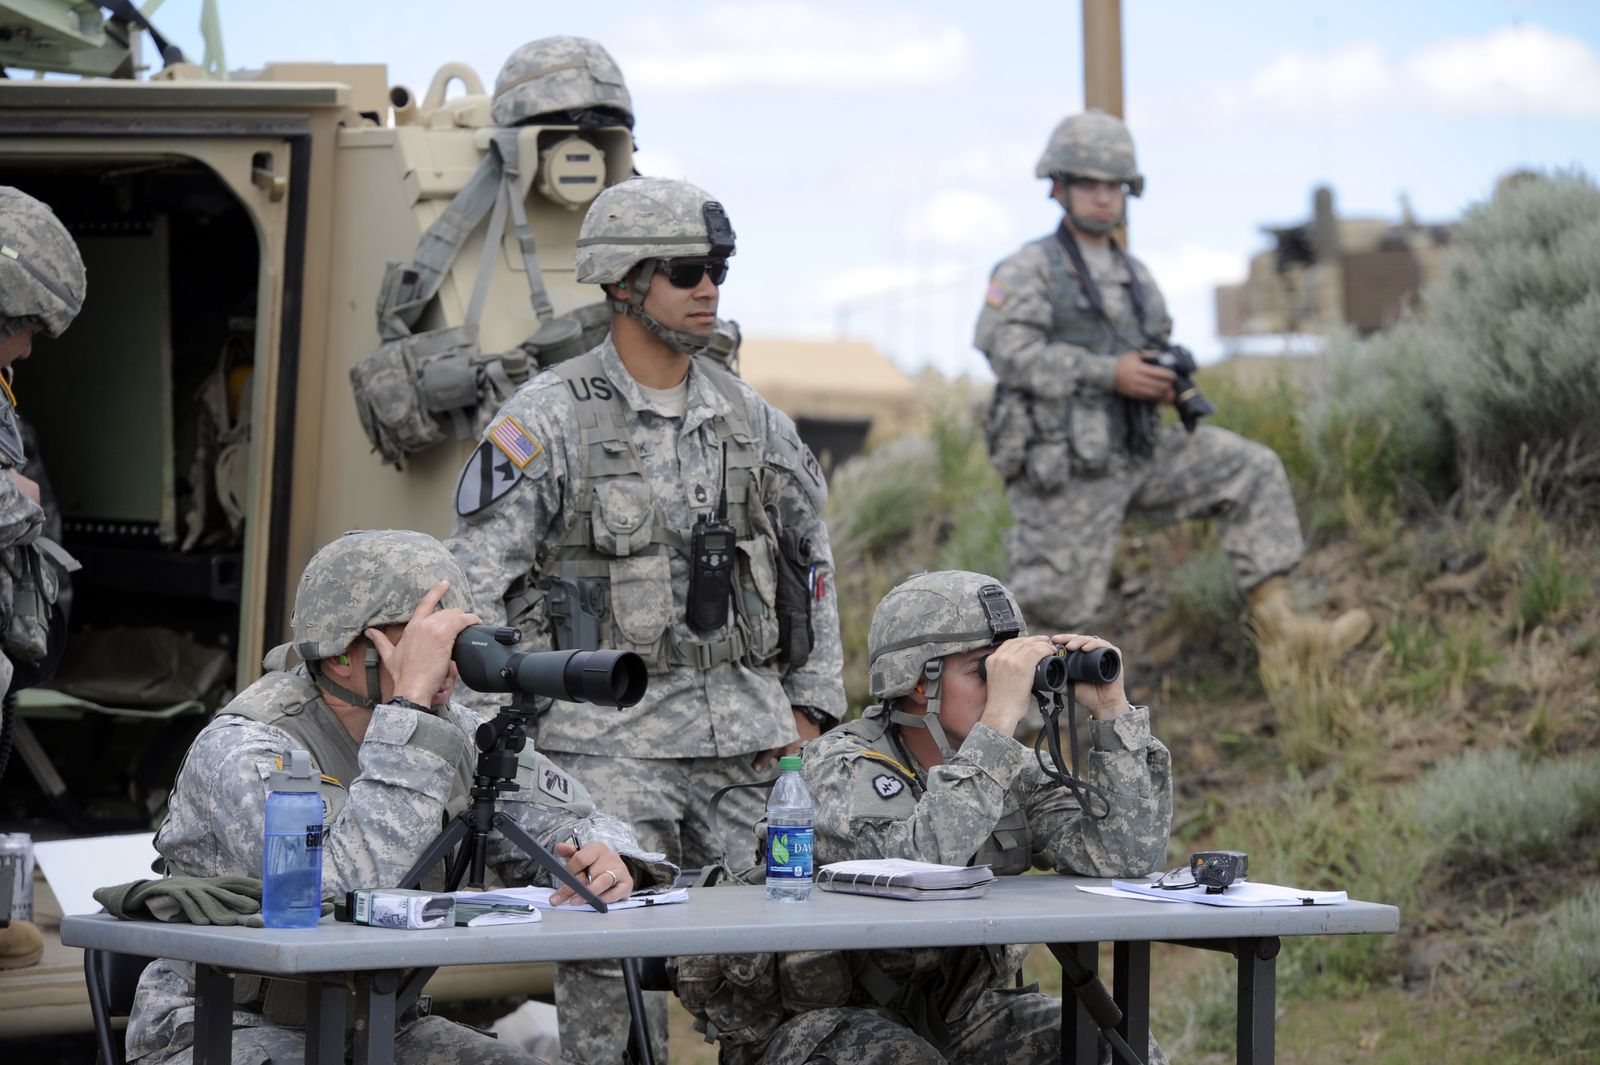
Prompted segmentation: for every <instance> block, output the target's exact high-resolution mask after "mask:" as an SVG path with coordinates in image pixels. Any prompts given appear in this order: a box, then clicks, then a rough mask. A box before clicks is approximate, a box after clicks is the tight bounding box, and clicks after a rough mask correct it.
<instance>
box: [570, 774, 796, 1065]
mask: <svg viewBox="0 0 1600 1065" xmlns="http://www.w3.org/2000/svg"><path fill="white" fill-rule="evenodd" d="M545 753H546V754H548V755H549V756H550V757H551V758H552V759H554V760H555V762H556V764H557V765H559V766H560V767H561V768H562V769H564V770H566V771H567V772H569V773H571V774H572V775H573V776H574V777H576V778H578V780H579V781H581V782H582V783H583V786H584V787H585V788H587V789H588V790H589V794H590V795H591V796H593V797H594V801H595V805H596V806H598V807H599V808H600V809H601V810H604V811H605V812H606V813H608V814H611V815H612V816H614V817H620V818H621V819H622V820H624V821H626V822H628V823H629V824H630V825H631V826H633V834H634V835H635V836H636V837H638V840H639V843H640V844H641V845H642V846H643V847H644V849H645V850H651V851H664V852H666V855H667V860H668V861H671V862H676V863H677V864H678V865H680V866H682V867H683V868H685V869H693V868H696V867H698V866H702V865H707V864H709V863H710V862H712V861H713V860H715V859H716V857H717V856H718V855H719V854H721V853H724V851H723V847H724V846H726V847H728V848H730V849H729V850H727V851H726V853H727V855H728V857H729V861H730V863H731V864H732V865H733V866H734V867H735V868H743V867H745V866H748V865H750V864H751V863H752V861H753V859H754V856H755V854H756V843H755V835H754V827H755V824H756V822H757V821H758V820H759V819H760V818H761V815H762V812H763V811H764V810H765V808H766V801H767V799H766V792H765V791H760V790H756V789H754V788H742V789H740V790H738V791H733V792H729V793H728V795H727V797H726V798H724V799H723V800H722V802H721V804H720V805H719V806H718V808H717V822H718V826H719V829H720V832H719V834H720V836H721V838H722V840H723V841H724V843H723V844H720V845H719V844H718V843H717V842H716V841H714V840H713V838H712V833H711V823H710V806H711V794H712V793H713V792H714V791H716V790H717V789H718V788H720V787H722V786H723V785H726V784H742V783H749V782H752V781H757V780H769V779H771V778H772V776H773V775H774V773H775V769H774V768H771V767H769V768H768V769H766V770H764V771H762V772H759V773H758V772H756V770H754V769H752V768H751V767H750V761H751V759H752V758H753V757H754V755H749V754H741V755H735V756H734V757H731V758H613V757H609V756H605V755H594V754H573V753H562V752H558V751H552V750H548V749H547V750H545ZM645 1001H646V1010H647V1012H648V1014H649V1017H650V1033H651V1042H652V1043H653V1044H654V1045H655V1055H656V1060H657V1061H665V1060H666V1059H667V1054H666V1039H667V1003H668V996H667V994H666V993H664V992H650V993H647V994H646V995H645ZM556 1011H557V1014H556V1016H557V1019H558V1021H559V1023H560V1027H561V1059H562V1061H564V1062H567V1063H568V1065H616V1063H617V1062H618V1061H620V1060H621V1059H622V1055H623V1052H624V1050H625V1049H626V1047H627V1044H628V1016H629V1015H628V1000H627V997H626V995H625V994H624V991H623V985H622V968H621V966H620V965H619V964H618V963H616V962H588V963H582V964H569V965H558V966H556Z"/></svg>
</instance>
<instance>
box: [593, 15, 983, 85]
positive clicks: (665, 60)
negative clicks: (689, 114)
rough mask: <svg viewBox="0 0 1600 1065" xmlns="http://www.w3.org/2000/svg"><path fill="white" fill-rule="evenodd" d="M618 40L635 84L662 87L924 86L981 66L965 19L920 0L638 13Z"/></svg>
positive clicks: (947, 80)
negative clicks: (871, 7) (930, 10)
mask: <svg viewBox="0 0 1600 1065" xmlns="http://www.w3.org/2000/svg"><path fill="white" fill-rule="evenodd" d="M612 41H614V44H612V42H608V44H610V45H611V47H612V49H613V51H614V52H615V54H616V56H617V60H618V62H619V63H620V64H621V65H622V69H623V70H625V71H627V75H628V83H629V85H631V86H637V87H640V88H648V89H653V90H655V91H658V92H703V91H707V90H722V91H727V90H740V89H745V90H749V89H808V90H812V91H820V92H828V91H840V90H847V91H860V90H867V89H925V88H932V87H934V86H939V85H947V84H949V83H951V82H953V81H955V80H956V79H958V78H959V77H960V76H961V75H963V74H965V73H966V72H967V70H968V69H970V67H971V65H972V45H971V42H970V41H969V40H968V38H967V35H966V33H965V31H964V30H962V29H961V27H959V26H957V25H955V24H954V23H952V22H944V21H939V20H935V19H931V18H929V17H927V16H925V15H922V14H920V13H918V12H917V11H915V10H913V9H911V8H898V9H886V10H878V11H861V10H857V9H853V8H847V7H842V6H840V7H835V6H823V5H818V4H807V3H775V2H759V3H750V4H719V5H716V6H714V7H709V8H706V9H704V10H702V11H700V12H697V13H695V14H693V15H690V16H687V17H679V16H677V15H673V16H670V17H667V16H647V17H643V18H640V19H636V20H633V21H630V22H628V23H627V24H625V26H624V27H622V28H621V29H620V30H619V32H618V33H617V35H616V36H615V37H614V38H613V39H612Z"/></svg>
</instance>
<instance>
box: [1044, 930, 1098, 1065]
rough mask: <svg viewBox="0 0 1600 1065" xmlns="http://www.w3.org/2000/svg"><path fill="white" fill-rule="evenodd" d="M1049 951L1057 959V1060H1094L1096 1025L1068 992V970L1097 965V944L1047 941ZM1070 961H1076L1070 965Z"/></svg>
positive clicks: (1068, 1063)
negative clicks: (1059, 996)
mask: <svg viewBox="0 0 1600 1065" xmlns="http://www.w3.org/2000/svg"><path fill="white" fill-rule="evenodd" d="M1050 953H1052V954H1054V955H1055V956H1056V957H1057V958H1059V959H1061V991H1062V995H1061V1061H1062V1062H1063V1065H1072V1063H1074V1062H1083V1063H1085V1065H1088V1063H1090V1062H1098V1061H1099V1060H1100V1029H1099V1028H1097V1027H1096V1026H1095V1023H1094V1018H1093V1017H1091V1016H1090V1015H1089V1011H1088V1010H1087V1009H1085V1008H1084V1005H1083V1001H1082V1000H1081V999H1079V998H1078V996H1077V995H1076V994H1073V993H1072V987H1073V980H1072V977H1071V976H1070V973H1071V971H1072V970H1073V969H1075V968H1082V969H1085V970H1087V971H1088V972H1089V973H1090V974H1091V975H1093V974H1094V972H1095V971H1096V969H1097V968H1098V967H1099V965H1100V944H1098V943H1051V944H1050ZM1073 961H1076V962H1077V965H1073V964H1072V962H1073ZM1069 996H1070V997H1071V999H1072V1001H1071V1002H1070V1003H1069V1002H1068V1001H1067V998H1068V997H1069Z"/></svg>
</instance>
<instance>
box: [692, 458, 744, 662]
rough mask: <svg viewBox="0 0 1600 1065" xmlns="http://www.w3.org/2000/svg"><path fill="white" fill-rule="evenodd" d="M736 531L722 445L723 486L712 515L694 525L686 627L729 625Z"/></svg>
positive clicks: (706, 629) (706, 628)
mask: <svg viewBox="0 0 1600 1065" xmlns="http://www.w3.org/2000/svg"><path fill="white" fill-rule="evenodd" d="M737 535H738V531H737V530H736V529H734V527H733V526H732V525H730V524H728V445H727V444H726V443H724V444H723V445H722V487H721V490H720V492H719V493H718V495H717V509H716V513H715V514H714V515H706V514H702V515H700V518H699V520H698V521H696V522H695V523H694V535H693V536H692V537H691V540H690V547H689V550H690V558H689V627H690V628H691V629H694V630H696V631H698V632H711V631H713V630H716V629H720V628H722V626H724V625H726V624H727V623H728V603H729V602H730V601H731V600H732V598H733V543H734V538H735V537H736V536H737Z"/></svg>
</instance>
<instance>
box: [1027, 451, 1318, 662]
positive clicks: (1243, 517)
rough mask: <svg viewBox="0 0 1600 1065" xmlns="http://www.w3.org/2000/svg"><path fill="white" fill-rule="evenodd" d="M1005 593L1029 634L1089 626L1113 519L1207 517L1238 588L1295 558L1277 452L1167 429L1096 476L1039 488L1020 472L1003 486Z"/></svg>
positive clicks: (1295, 520)
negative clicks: (1008, 516) (1145, 452)
mask: <svg viewBox="0 0 1600 1065" xmlns="http://www.w3.org/2000/svg"><path fill="white" fill-rule="evenodd" d="M1006 494H1007V497H1008V498H1009V499H1010V502H1011V511H1012V514H1013V515H1014V516H1015V518H1016V525H1015V526H1014V527H1013V528H1012V530H1011V533H1010V534H1009V536H1008V538H1007V539H1008V545H1009V546H1010V548H1011V578H1010V581H1009V583H1010V586H1011V591H1012V593H1013V594H1014V595H1015V596H1016V597H1017V601H1018V603H1020V604H1021V606H1022V613H1023V616H1024V617H1025V618H1027V619H1028V626H1029V628H1030V629H1032V630H1033V631H1034V632H1092V631H1094V625H1095V619H1096V618H1097V617H1098V616H1099V614H1100V609H1101V606H1102V605H1103V603H1104V601H1105V592H1106V583H1107V581H1108V580H1109V578H1110V576H1111V563H1112V561H1113V559H1114V558H1115V555H1116V549H1117V538H1118V535H1119V533H1120V532H1121V529H1122V522H1123V519H1124V518H1125V517H1126V516H1127V515H1129V514H1133V515H1137V516H1138V517H1141V518H1148V519H1150V520H1153V521H1164V522H1165V521H1181V520H1184V519H1188V518H1216V519H1217V521H1218V523H1219V525H1220V531H1221V537H1222V546H1223V549H1224V550H1226V551H1227V553H1228V559H1229V561H1230V562H1232V564H1233V572H1234V576H1235V578H1236V579H1237V580H1238V582H1239V587H1240V589H1242V590H1244V591H1248V590H1250V589H1251V588H1254V587H1255V586H1256V585H1258V584H1260V583H1261V582H1262V581H1264V580H1266V579H1267V578H1268V577H1272V576H1274V575H1276V574H1279V573H1286V572H1288V571H1289V570H1290V569H1292V568H1293V567H1294V565H1295V563H1297V562H1299V561H1300V555H1301V552H1302V547H1303V545H1302V542H1301V539H1300V519H1299V517H1298V516H1297V515H1296V514H1295V509H1294V497H1293V496H1292V495H1291V494H1290V491H1289V479H1288V477H1287V476H1286V475H1285V474H1284V472H1283V463H1282V462H1281V461H1280V460H1279V458H1278V456H1277V453H1276V452H1274V451H1273V450H1272V449H1271V448H1268V447H1264V446H1262V445H1261V444H1258V443H1256V442H1254V441H1252V440H1246V439H1245V438H1244V437H1242V436H1239V435H1237V434H1236V433H1230V432H1228V431H1227V430H1226V429H1218V428H1215V427H1213V426H1209V425H1205V426H1201V427H1200V428H1199V429H1198V430H1196V431H1195V433H1194V434H1193V435H1192V436H1191V435H1190V434H1188V433H1186V432H1184V431H1183V430H1182V429H1181V428H1180V427H1178V426H1171V427H1169V428H1167V429H1166V430H1165V431H1163V432H1162V433H1161V435H1160V436H1159V438H1158V439H1157V443H1156V449H1155V454H1154V455H1153V456H1152V457H1151V458H1149V459H1144V460H1140V461H1138V462H1130V461H1128V459H1127V458H1126V457H1125V456H1123V455H1120V454H1119V455H1117V456H1115V457H1114V458H1113V460H1112V465H1111V468H1110V470H1109V471H1108V472H1107V473H1105V474H1103V475H1100V476H1079V475H1074V476H1073V478H1072V480H1070V481H1069V482H1068V483H1067V484H1066V485H1065V486H1064V487H1063V488H1061V489H1060V490H1059V491H1057V492H1050V493H1042V492H1039V491H1038V490H1037V489H1035V488H1034V487H1033V486H1032V485H1030V484H1029V483H1028V482H1027V480H1026V478H1021V479H1018V480H1016V481H1013V482H1012V483H1011V485H1010V487H1009V488H1007V490H1006Z"/></svg>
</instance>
